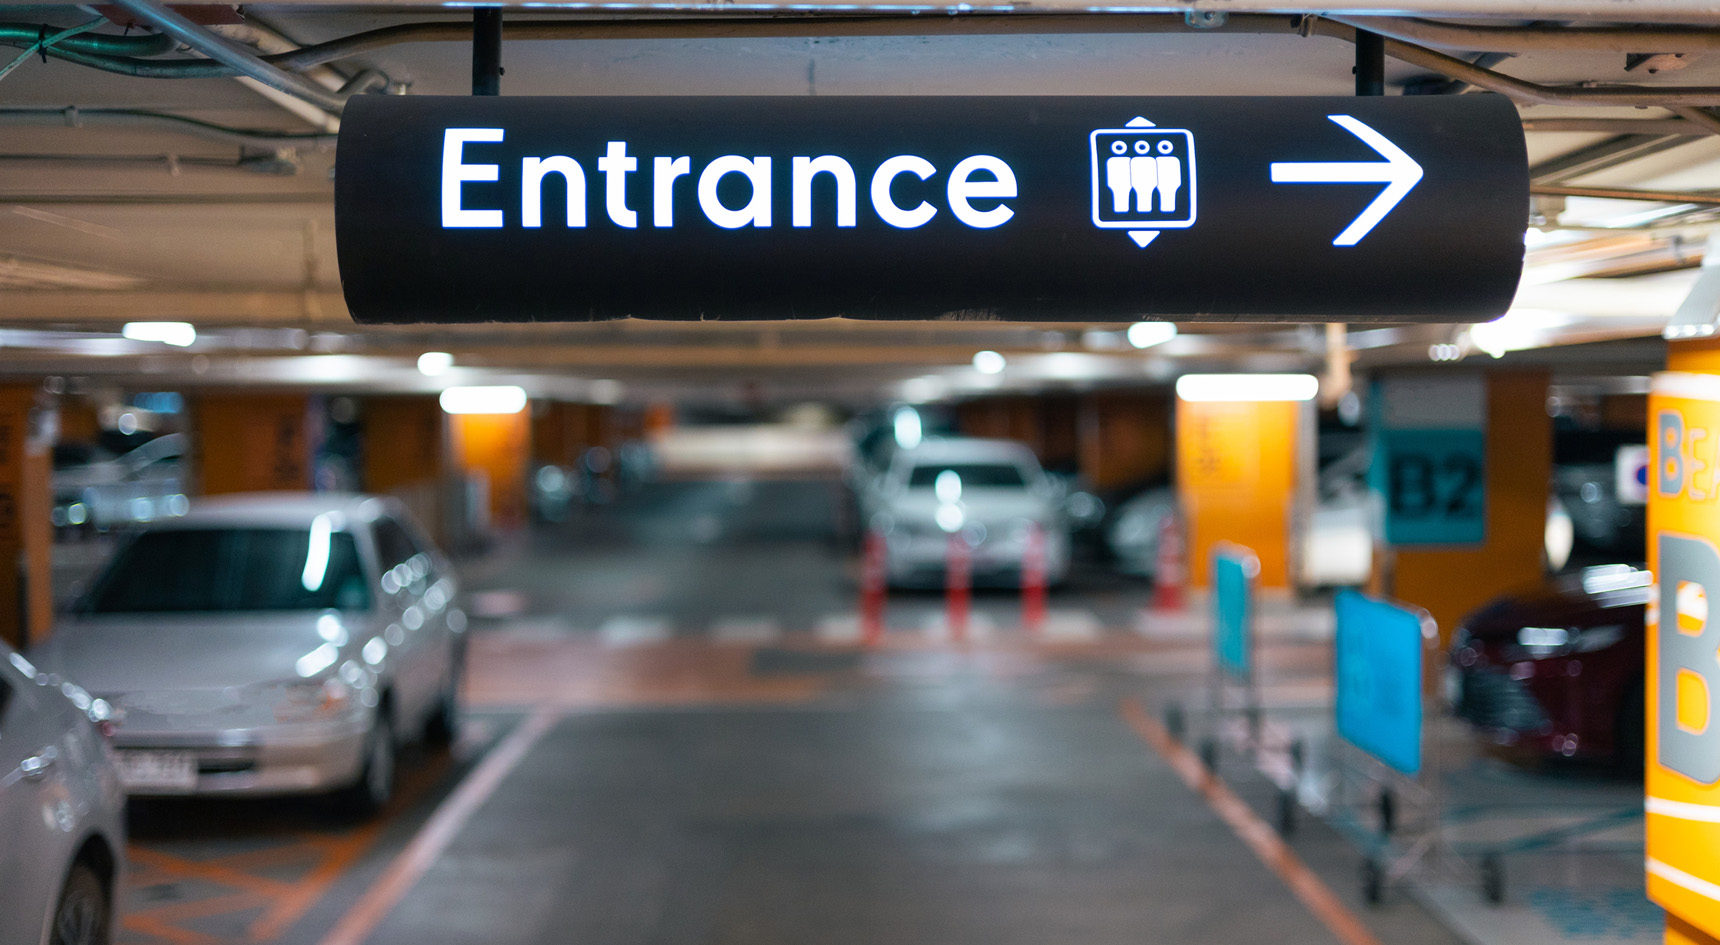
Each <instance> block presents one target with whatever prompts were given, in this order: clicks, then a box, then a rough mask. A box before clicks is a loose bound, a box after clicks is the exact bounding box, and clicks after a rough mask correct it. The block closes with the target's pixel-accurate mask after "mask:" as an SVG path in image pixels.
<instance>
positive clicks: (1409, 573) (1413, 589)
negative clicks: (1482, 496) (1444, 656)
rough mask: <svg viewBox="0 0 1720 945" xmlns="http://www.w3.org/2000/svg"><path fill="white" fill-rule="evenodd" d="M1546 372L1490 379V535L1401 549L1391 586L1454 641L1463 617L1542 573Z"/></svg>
mask: <svg viewBox="0 0 1720 945" xmlns="http://www.w3.org/2000/svg"><path fill="white" fill-rule="evenodd" d="M1547 383H1548V377H1547V375H1546V374H1545V373H1543V372H1539V371H1524V372H1516V371H1513V372H1505V371H1500V372H1495V373H1491V374H1489V375H1488V376H1487V414H1486V417H1487V459H1486V464H1487V471H1486V477H1485V478H1486V484H1485V486H1484V488H1485V490H1486V504H1487V505H1486V521H1487V524H1486V538H1485V540H1484V541H1483V542H1482V543H1481V544H1479V545H1474V546H1466V547H1455V548H1401V549H1398V550H1396V552H1395V553H1394V555H1393V560H1392V562H1391V563H1390V564H1389V565H1388V568H1389V574H1390V579H1389V589H1390V592H1391V594H1392V595H1393V596H1395V597H1397V598H1398V599H1400V600H1403V601H1406V602H1408V603H1411V604H1415V605H1417V606H1420V607H1425V608H1426V609H1427V611H1428V613H1430V614H1432V615H1433V619H1434V620H1435V621H1436V622H1438V624H1439V632H1440V634H1441V636H1442V637H1443V638H1444V639H1446V640H1450V635H1451V631H1452V628H1454V627H1456V626H1457V623H1458V621H1460V620H1462V619H1463V617H1464V615H1466V614H1468V613H1469V612H1470V611H1473V610H1475V609H1476V608H1478V607H1480V606H1481V605H1482V604H1485V603H1486V602H1487V601H1489V600H1492V599H1493V598H1495V597H1498V596H1499V595H1500V594H1504V593H1506V592H1508V591H1514V590H1518V589H1521V588H1523V587H1525V586H1531V585H1534V584H1536V583H1538V582H1539V581H1540V580H1541V578H1542V575H1543V574H1544V573H1545V563H1544V557H1545V555H1544V549H1545V547H1546V527H1547V487H1548V483H1549V481H1550V479H1551V477H1552V474H1553V424H1552V420H1551V418H1549V417H1548V416H1547Z"/></svg>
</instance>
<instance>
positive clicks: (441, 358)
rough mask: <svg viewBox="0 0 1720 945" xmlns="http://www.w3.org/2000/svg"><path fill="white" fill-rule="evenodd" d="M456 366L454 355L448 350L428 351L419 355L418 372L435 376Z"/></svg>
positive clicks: (427, 375)
mask: <svg viewBox="0 0 1720 945" xmlns="http://www.w3.org/2000/svg"><path fill="white" fill-rule="evenodd" d="M453 366H454V356H453V355H451V354H449V353H448V352H446V351H426V352H424V353H423V354H421V355H419V356H418V373H420V374H422V375H424V376H425V377H435V376H436V375H438V374H441V373H442V372H443V371H446V370H448V369H449V368H451V367H453Z"/></svg>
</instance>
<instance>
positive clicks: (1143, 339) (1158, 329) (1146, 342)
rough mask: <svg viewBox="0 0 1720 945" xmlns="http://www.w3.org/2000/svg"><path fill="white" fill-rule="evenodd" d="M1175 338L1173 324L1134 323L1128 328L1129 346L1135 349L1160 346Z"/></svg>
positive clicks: (1175, 330)
mask: <svg viewBox="0 0 1720 945" xmlns="http://www.w3.org/2000/svg"><path fill="white" fill-rule="evenodd" d="M1176 336H1177V326H1176V323H1175V322H1136V323H1135V324H1133V325H1130V326H1129V344H1132V345H1134V346H1135V347H1137V348H1151V347H1152V346H1153V345H1162V344H1164V343H1165V342H1167V341H1169V340H1171V339H1172V338H1175V337H1176Z"/></svg>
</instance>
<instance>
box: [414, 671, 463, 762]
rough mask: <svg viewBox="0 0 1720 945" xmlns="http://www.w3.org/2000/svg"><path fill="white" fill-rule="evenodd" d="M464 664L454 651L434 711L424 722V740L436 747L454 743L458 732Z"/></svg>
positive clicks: (444, 746)
mask: <svg viewBox="0 0 1720 945" xmlns="http://www.w3.org/2000/svg"><path fill="white" fill-rule="evenodd" d="M465 665H466V661H465V659H464V658H463V657H462V656H461V654H460V653H459V652H458V651H455V653H454V658H453V659H452V660H451V661H450V664H449V669H448V678H447V680H445V681H444V682H443V683H442V693H441V695H440V696H438V697H437V699H436V711H434V712H432V713H431V714H430V718H429V719H428V720H426V721H425V723H424V741H425V742H426V743H428V744H430V745H432V746H435V747H437V748H446V747H448V746H449V745H452V744H454V737H455V736H456V735H458V734H459V732H460V680H461V677H463V676H464V675H465Z"/></svg>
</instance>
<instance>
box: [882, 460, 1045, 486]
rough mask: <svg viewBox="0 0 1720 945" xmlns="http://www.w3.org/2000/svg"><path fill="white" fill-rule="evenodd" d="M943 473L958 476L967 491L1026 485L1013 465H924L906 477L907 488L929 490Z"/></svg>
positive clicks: (1019, 469)
mask: <svg viewBox="0 0 1720 945" xmlns="http://www.w3.org/2000/svg"><path fill="white" fill-rule="evenodd" d="M945 472H953V473H955V474H956V475H957V476H960V477H961V483H962V486H963V487H964V488H968V489H984V488H987V487H993V488H998V487H1001V488H1008V489H1020V488H1022V487H1023V486H1026V485H1027V478H1026V477H1025V476H1023V475H1022V474H1021V467H1020V466H1017V465H1015V464H1014V463H924V464H921V465H918V466H915V467H914V471H913V472H912V473H910V474H909V475H908V488H910V489H920V488H925V489H930V488H932V487H933V486H935V485H937V482H938V476H940V475H942V474H943V473H945Z"/></svg>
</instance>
